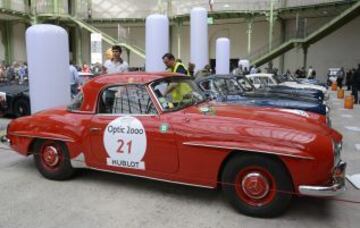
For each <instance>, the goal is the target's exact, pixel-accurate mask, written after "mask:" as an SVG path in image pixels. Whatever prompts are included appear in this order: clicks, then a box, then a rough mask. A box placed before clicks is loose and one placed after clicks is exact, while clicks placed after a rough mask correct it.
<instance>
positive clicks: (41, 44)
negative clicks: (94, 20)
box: [26, 24, 70, 113]
mask: <svg viewBox="0 0 360 228" xmlns="http://www.w3.org/2000/svg"><path fill="white" fill-rule="evenodd" d="M26 52H27V62H28V67H29V68H28V69H29V89H30V101H31V112H32V113H35V112H38V111H40V110H43V109H47V108H51V107H56V106H60V105H67V104H69V103H70V70H69V40H68V34H67V32H66V31H65V29H63V28H61V27H59V26H56V25H48V24H39V25H33V26H31V27H30V28H28V29H27V30H26Z"/></svg>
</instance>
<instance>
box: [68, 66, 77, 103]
mask: <svg viewBox="0 0 360 228" xmlns="http://www.w3.org/2000/svg"><path fill="white" fill-rule="evenodd" d="M69 69H70V92H71V98H73V97H75V95H76V94H77V92H78V91H77V90H78V86H79V73H78V71H77V69H76V67H75V66H74V65H73V63H71V62H70V67H69Z"/></svg>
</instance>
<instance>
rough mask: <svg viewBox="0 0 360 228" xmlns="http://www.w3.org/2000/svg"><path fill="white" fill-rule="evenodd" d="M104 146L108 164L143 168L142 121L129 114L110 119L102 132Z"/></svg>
mask: <svg viewBox="0 0 360 228" xmlns="http://www.w3.org/2000/svg"><path fill="white" fill-rule="evenodd" d="M103 141H104V146H105V149H106V152H107V154H108V155H109V158H107V159H106V163H107V165H109V166H116V167H123V168H131V169H143V170H144V169H145V162H144V161H142V159H143V157H144V155H145V152H146V144H147V142H146V133H145V129H144V126H143V125H142V123H141V122H140V121H139V120H138V119H136V118H134V117H131V116H125V117H119V118H116V119H115V120H113V121H111V122H110V123H109V124H108V125H107V127H106V129H105V132H104V139H103Z"/></svg>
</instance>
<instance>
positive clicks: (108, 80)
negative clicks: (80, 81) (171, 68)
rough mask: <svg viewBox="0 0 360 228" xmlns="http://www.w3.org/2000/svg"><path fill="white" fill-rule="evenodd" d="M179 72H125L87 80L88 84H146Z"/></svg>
mask: <svg viewBox="0 0 360 228" xmlns="http://www.w3.org/2000/svg"><path fill="white" fill-rule="evenodd" d="M176 75H179V74H176V73H171V72H142V71H137V72H126V73H114V74H106V75H101V76H97V77H95V78H94V79H92V80H90V81H89V84H90V85H91V84H94V85H95V84H97V85H99V84H100V85H101V86H104V85H108V84H129V83H131V84H133V83H135V84H147V83H150V82H152V81H155V80H157V79H161V78H166V77H172V76H176Z"/></svg>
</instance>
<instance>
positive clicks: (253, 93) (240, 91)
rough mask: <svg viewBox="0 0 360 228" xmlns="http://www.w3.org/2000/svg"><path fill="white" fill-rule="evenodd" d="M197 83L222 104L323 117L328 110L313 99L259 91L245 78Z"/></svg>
mask: <svg viewBox="0 0 360 228" xmlns="http://www.w3.org/2000/svg"><path fill="white" fill-rule="evenodd" d="M195 81H196V83H197V84H198V85H199V87H200V88H201V89H202V90H203V91H204V92H205V93H206V94H208V95H209V96H211V97H213V98H215V99H216V100H217V101H220V102H227V103H238V104H243V105H255V106H271V107H277V108H287V109H298V110H304V111H309V112H314V113H318V114H321V115H326V114H327V110H328V109H327V107H326V105H324V104H323V103H322V102H321V101H319V100H318V99H314V98H311V97H308V98H306V97H298V96H294V95H289V94H281V93H275V92H269V91H257V90H256V89H255V87H254V86H253V85H252V84H251V82H250V81H249V80H248V79H247V78H245V77H237V76H233V75H212V76H208V77H201V78H197V79H195Z"/></svg>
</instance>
